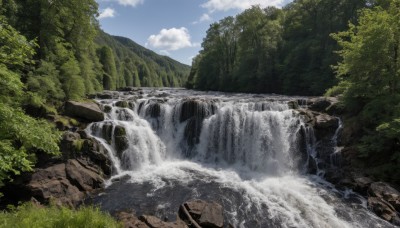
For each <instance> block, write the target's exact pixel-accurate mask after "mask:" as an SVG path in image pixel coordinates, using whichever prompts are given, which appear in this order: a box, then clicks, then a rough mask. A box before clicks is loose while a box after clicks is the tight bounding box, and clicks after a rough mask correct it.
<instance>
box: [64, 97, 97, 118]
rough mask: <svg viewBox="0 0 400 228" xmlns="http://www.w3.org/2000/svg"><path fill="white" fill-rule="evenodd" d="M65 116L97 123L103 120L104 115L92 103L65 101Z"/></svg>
mask: <svg viewBox="0 0 400 228" xmlns="http://www.w3.org/2000/svg"><path fill="white" fill-rule="evenodd" d="M64 111H65V114H66V115H68V116H71V117H77V118H80V119H84V120H87V121H89V122H98V121H103V120H104V114H103V112H102V111H101V110H100V108H99V106H98V105H97V104H96V103H93V102H75V101H67V102H66V103H65V107H64Z"/></svg>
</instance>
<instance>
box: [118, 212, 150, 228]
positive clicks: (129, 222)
mask: <svg viewBox="0 0 400 228" xmlns="http://www.w3.org/2000/svg"><path fill="white" fill-rule="evenodd" d="M115 217H116V218H117V220H118V221H120V222H121V223H122V224H123V225H124V228H148V227H149V226H148V225H146V223H144V222H142V221H140V220H139V219H138V218H137V217H136V216H135V215H134V214H133V213H128V212H118V213H117V214H116V215H115Z"/></svg>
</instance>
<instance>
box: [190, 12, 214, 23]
mask: <svg viewBox="0 0 400 228" xmlns="http://www.w3.org/2000/svg"><path fill="white" fill-rule="evenodd" d="M205 21H212V18H211V17H210V15H208V14H206V13H205V14H203V15H201V17H200V19H199V20H198V21H194V22H193V23H192V24H194V25H195V24H198V23H201V22H205Z"/></svg>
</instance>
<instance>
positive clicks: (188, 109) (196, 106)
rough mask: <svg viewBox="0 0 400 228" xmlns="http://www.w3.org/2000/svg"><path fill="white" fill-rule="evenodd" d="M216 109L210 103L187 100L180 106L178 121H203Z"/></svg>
mask: <svg viewBox="0 0 400 228" xmlns="http://www.w3.org/2000/svg"><path fill="white" fill-rule="evenodd" d="M215 110H216V107H215V105H214V104H213V103H212V102H210V103H207V102H203V101H198V100H188V101H185V102H184V103H183V104H182V108H181V114H180V121H181V122H184V121H186V120H188V119H190V118H192V117H197V118H198V119H204V118H206V117H208V116H210V115H213V114H214V113H215Z"/></svg>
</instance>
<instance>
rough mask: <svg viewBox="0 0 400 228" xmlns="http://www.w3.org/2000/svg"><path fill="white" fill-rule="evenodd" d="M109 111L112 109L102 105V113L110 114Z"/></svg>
mask: <svg viewBox="0 0 400 228" xmlns="http://www.w3.org/2000/svg"><path fill="white" fill-rule="evenodd" d="M111 110H112V107H111V106H110V105H104V107H103V111H104V112H105V113H110V112H111Z"/></svg>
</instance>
